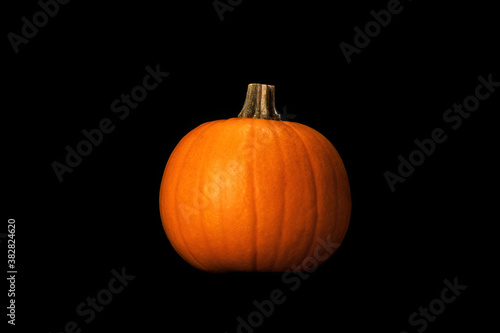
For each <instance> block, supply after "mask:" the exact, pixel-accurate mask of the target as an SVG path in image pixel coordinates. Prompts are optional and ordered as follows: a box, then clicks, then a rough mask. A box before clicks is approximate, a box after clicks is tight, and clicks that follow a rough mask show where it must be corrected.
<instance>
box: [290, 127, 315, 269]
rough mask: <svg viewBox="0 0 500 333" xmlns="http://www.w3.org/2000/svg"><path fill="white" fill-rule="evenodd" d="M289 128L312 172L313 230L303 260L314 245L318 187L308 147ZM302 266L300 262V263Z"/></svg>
mask: <svg viewBox="0 0 500 333" xmlns="http://www.w3.org/2000/svg"><path fill="white" fill-rule="evenodd" d="M287 125H288V127H289V128H291V129H292V132H294V133H295V136H296V137H297V138H298V139H299V140H298V141H300V142H301V144H302V147H303V148H304V151H305V155H306V156H307V160H308V163H309V169H311V170H312V172H311V174H312V180H313V189H314V190H313V193H314V198H313V202H314V203H315V204H316V210H315V212H314V219H313V220H314V223H313V229H312V233H311V239H310V241H309V244H308V246H306V247H305V251H306V253H305V254H304V255H303V256H302V257H303V258H304V259H305V258H306V257H307V256H308V255H309V252H310V251H311V248H312V246H313V244H314V241H315V237H316V231H317V230H316V229H317V224H318V217H319V215H318V186H317V184H316V176H315V175H314V169H313V163H312V159H311V154H310V152H309V147H308V146H307V145H306V143H305V142H304V139H302V136H301V135H300V134H299V132H298V131H297V130H296V129H295V128H294V127H293V125H291V124H287ZM300 264H302V262H301V263H300Z"/></svg>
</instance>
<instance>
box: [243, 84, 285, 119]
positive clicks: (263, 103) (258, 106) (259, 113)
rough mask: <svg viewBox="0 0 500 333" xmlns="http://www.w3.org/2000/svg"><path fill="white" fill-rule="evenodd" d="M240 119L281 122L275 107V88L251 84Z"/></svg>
mask: <svg viewBox="0 0 500 333" xmlns="http://www.w3.org/2000/svg"><path fill="white" fill-rule="evenodd" d="M238 118H257V119H269V120H281V116H280V114H279V113H278V112H276V108H275V106H274V86H271V85H268V84H260V83H250V84H249V85H248V90H247V97H246V99H245V104H244V105H243V109H242V110H241V112H240V114H239V115H238Z"/></svg>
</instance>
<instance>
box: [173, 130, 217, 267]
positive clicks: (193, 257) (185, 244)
mask: <svg viewBox="0 0 500 333" xmlns="http://www.w3.org/2000/svg"><path fill="white" fill-rule="evenodd" d="M216 123H217V121H213V122H210V123H208V124H207V126H206V128H203V131H200V132H199V133H197V135H196V137H195V138H193V140H192V142H191V144H190V145H189V147H188V148H187V149H186V154H185V155H184V158H183V160H182V163H181V165H184V164H185V162H186V159H187V158H188V157H189V155H190V153H191V151H192V150H193V147H196V145H195V144H194V143H195V141H196V139H197V137H199V136H200V135H202V134H203V133H205V132H207V131H208V129H209V128H211V127H212V126H213V125H215V124H216ZM178 172H180V170H179V171H178ZM175 178H177V183H176V184H175V187H174V188H175V191H174V193H177V191H178V187H179V180H178V177H175ZM174 198H176V197H175V196H174ZM174 203H175V199H174ZM175 212H176V222H177V228H178V229H179V234H180V238H181V239H182V241H183V243H184V248H185V249H186V251H187V252H188V253H189V255H190V256H191V258H192V260H194V261H195V262H196V263H197V264H198V265H200V266H201V267H203V268H204V269H205V270H208V268H207V267H206V266H205V265H203V264H201V262H200V261H199V260H197V259H196V256H194V255H193V253H192V252H191V251H190V250H189V246H188V245H187V243H186V239H185V237H184V236H183V234H182V232H180V225H179V217H178V214H177V210H176V211H175ZM203 229H204V228H203V227H202V230H203Z"/></svg>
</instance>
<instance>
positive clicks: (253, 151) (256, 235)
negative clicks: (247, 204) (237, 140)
mask: <svg viewBox="0 0 500 333" xmlns="http://www.w3.org/2000/svg"><path fill="white" fill-rule="evenodd" d="M251 138H252V147H253V148H255V141H256V140H255V126H252V134H251ZM255 164H256V153H255V149H252V164H251V167H250V173H251V174H252V176H251V177H248V178H249V179H251V180H252V183H251V184H250V188H251V189H252V194H251V196H250V198H251V199H250V200H252V202H253V204H252V206H253V215H254V221H255V226H254V243H255V250H254V251H253V253H254V261H253V265H254V270H255V271H257V260H258V253H257V251H258V248H259V242H258V239H257V237H258V234H259V227H258V226H259V223H258V216H257V214H258V210H257V197H256V194H257V188H256V184H257V182H256V179H255V178H256V175H255Z"/></svg>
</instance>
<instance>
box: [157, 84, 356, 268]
mask: <svg viewBox="0 0 500 333" xmlns="http://www.w3.org/2000/svg"><path fill="white" fill-rule="evenodd" d="M350 213H351V197H350V190H349V182H348V179H347V173H346V170H345V168H344V165H343V163H342V159H341V158H340V156H339V154H338V153H337V151H336V150H335V148H334V147H333V145H332V144H331V143H330V142H329V141H328V139H326V138H325V137H324V136H323V135H321V134H320V133H319V132H317V131H315V130H314V129H312V128H310V127H308V126H305V125H302V124H299V123H295V122H288V121H282V120H280V115H279V114H278V113H276V110H275V107H274V86H270V85H262V84H250V85H249V88H248V92H247V98H246V101H245V104H244V107H243V110H242V111H241V112H240V114H239V115H238V118H230V119H226V120H216V121H211V122H208V123H205V124H202V125H200V126H198V127H197V128H195V129H194V130H192V131H191V132H189V133H188V134H187V135H186V136H185V137H184V138H183V139H182V140H181V141H180V142H179V144H178V145H177V146H176V148H175V149H174V151H173V152H172V155H171V156H170V158H169V160H168V162H167V165H166V167H165V171H164V174H163V179H162V182H161V187H160V214H161V220H162V223H163V227H164V229H165V232H166V234H167V237H168V239H169V240H170V242H171V244H172V246H173V247H174V249H175V250H176V251H177V252H178V253H179V255H180V256H181V257H182V258H184V259H185V260H186V261H187V262H188V263H190V264H191V265H193V266H194V267H197V268H199V269H201V270H205V271H209V272H230V271H267V272H283V271H287V270H312V269H313V268H315V267H316V266H317V265H318V264H321V263H322V262H324V261H325V260H327V259H328V257H330V255H331V254H332V253H333V252H334V251H335V250H336V247H338V245H340V243H341V242H342V240H343V238H344V236H345V234H346V231H347V227H348V225H349V218H350ZM326 244H330V245H326Z"/></svg>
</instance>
